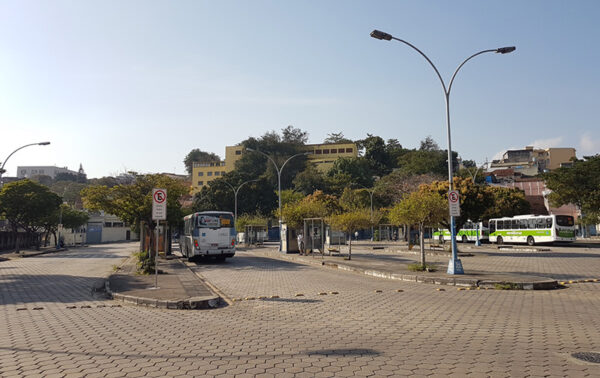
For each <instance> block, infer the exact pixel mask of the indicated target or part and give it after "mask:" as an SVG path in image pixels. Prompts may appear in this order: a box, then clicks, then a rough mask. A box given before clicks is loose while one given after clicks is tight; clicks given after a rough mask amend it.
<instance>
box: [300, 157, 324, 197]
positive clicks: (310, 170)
mask: <svg viewBox="0 0 600 378" xmlns="http://www.w3.org/2000/svg"><path fill="white" fill-rule="evenodd" d="M293 184H294V189H296V190H297V191H299V192H301V193H303V194H304V195H309V194H311V193H314V192H315V190H325V189H326V188H327V182H326V177H325V175H324V174H323V172H321V171H319V170H318V169H317V168H316V167H315V166H314V165H313V164H307V165H306V168H305V169H304V170H303V171H302V172H300V173H298V174H297V175H296V177H295V178H294V180H293Z"/></svg>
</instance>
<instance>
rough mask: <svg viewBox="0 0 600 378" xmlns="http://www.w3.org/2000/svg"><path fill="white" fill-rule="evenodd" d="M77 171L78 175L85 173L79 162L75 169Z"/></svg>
mask: <svg viewBox="0 0 600 378" xmlns="http://www.w3.org/2000/svg"><path fill="white" fill-rule="evenodd" d="M77 173H79V174H80V175H85V172H84V170H83V165H82V164H81V163H79V170H78V171H77Z"/></svg>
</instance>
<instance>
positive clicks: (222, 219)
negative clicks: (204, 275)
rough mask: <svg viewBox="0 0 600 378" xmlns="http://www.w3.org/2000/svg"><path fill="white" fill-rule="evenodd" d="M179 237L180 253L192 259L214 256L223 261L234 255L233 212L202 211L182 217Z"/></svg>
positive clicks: (234, 232)
mask: <svg viewBox="0 0 600 378" xmlns="http://www.w3.org/2000/svg"><path fill="white" fill-rule="evenodd" d="M183 223H184V226H183V233H182V234H181V235H180V237H179V245H180V247H181V253H182V254H183V256H184V257H187V258H188V260H190V261H192V260H194V259H196V258H198V257H215V258H216V259H217V260H220V261H224V260H225V259H226V258H227V257H233V255H235V236H236V235H235V234H236V231H235V225H234V224H233V223H234V222H233V213H230V212H225V211H203V212H199V213H194V214H190V215H188V216H186V217H184V218H183Z"/></svg>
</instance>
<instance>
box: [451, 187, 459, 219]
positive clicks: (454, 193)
mask: <svg viewBox="0 0 600 378" xmlns="http://www.w3.org/2000/svg"><path fill="white" fill-rule="evenodd" d="M448 205H449V206H450V216H451V217H460V201H459V198H458V190H451V191H449V192H448Z"/></svg>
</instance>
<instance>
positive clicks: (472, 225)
mask: <svg viewBox="0 0 600 378" xmlns="http://www.w3.org/2000/svg"><path fill="white" fill-rule="evenodd" d="M486 223H487V222H486ZM478 232H479V241H480V242H482V243H483V242H484V241H486V242H487V241H488V236H489V229H488V228H487V227H486V226H485V223H484V222H479V228H478V225H477V223H476V222H471V221H467V223H465V224H464V225H463V226H462V227H461V229H460V230H458V232H457V233H456V240H457V241H462V242H463V243H467V242H474V241H477V233H478ZM433 238H434V239H436V240H439V241H440V243H444V242H446V241H450V240H451V239H452V237H451V235H450V230H448V229H438V230H437V231H434V232H433Z"/></svg>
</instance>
